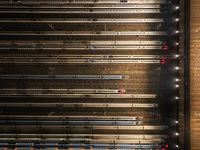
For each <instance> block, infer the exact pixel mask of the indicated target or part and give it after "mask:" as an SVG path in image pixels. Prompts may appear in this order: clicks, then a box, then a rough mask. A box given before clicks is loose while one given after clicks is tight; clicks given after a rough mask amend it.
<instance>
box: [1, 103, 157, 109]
mask: <svg viewBox="0 0 200 150" xmlns="http://www.w3.org/2000/svg"><path fill="white" fill-rule="evenodd" d="M157 106H158V104H156V103H3V102H2V103H0V107H5V108H6V107H28V108H29V107H33V108H34V107H59V108H62V107H63V108H65V107H72V108H73V107H75V108H82V107H88V108H95V107H98V108H154V107H157Z"/></svg>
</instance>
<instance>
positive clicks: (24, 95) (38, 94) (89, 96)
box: [0, 92, 158, 99]
mask: <svg viewBox="0 0 200 150" xmlns="http://www.w3.org/2000/svg"><path fill="white" fill-rule="evenodd" d="M157 96H158V95H157V94H123V93H121V94H57V93H46V94H44V93H42V94H40V93H6V92H4V93H3V94H2V93H0V97H32V98H117V99H118V98H124V99H127V98H156V97H157Z"/></svg>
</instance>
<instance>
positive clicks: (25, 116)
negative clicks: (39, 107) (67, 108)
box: [0, 115, 143, 137]
mask: <svg viewBox="0 0 200 150" xmlns="http://www.w3.org/2000/svg"><path fill="white" fill-rule="evenodd" d="M0 119H1V120H5V119H11V120H12V119H14V120H20V119H23V120H29V119H35V120H116V121H117V120H142V119H143V116H94V115H93V116H86V115H83V116H80V115H78V116H77V115H70V116H69V115H67V116H52V115H51V116H37V115H35V116H34V115H32V116H31V115H0ZM0 137H1V136H0Z"/></svg>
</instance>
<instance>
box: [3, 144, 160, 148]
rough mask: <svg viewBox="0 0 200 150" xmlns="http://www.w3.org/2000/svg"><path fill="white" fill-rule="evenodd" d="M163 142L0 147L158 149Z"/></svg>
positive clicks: (10, 145) (14, 145)
mask: <svg viewBox="0 0 200 150" xmlns="http://www.w3.org/2000/svg"><path fill="white" fill-rule="evenodd" d="M162 146H163V144H157V143H156V144H106V143H93V144H87V143H68V144H59V143H15V144H10V143H0V147H1V148H2V147H3V148H13V149H14V148H19V149H20V148H28V149H30V148H35V149H43V148H45V149H48V148H49V149H55V148H58V149H66V148H67V149H68V148H70V149H71V150H81V149H83V148H84V149H88V150H91V149H94V150H95V149H97V150H103V149H104V150H105V149H120V150H124V149H130V150H132V149H160V148H162Z"/></svg>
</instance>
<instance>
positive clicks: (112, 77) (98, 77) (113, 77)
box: [0, 75, 128, 80]
mask: <svg viewBox="0 0 200 150" xmlns="http://www.w3.org/2000/svg"><path fill="white" fill-rule="evenodd" d="M123 78H128V76H122V75H0V79H84V80H122V79H123Z"/></svg>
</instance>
